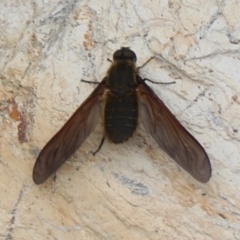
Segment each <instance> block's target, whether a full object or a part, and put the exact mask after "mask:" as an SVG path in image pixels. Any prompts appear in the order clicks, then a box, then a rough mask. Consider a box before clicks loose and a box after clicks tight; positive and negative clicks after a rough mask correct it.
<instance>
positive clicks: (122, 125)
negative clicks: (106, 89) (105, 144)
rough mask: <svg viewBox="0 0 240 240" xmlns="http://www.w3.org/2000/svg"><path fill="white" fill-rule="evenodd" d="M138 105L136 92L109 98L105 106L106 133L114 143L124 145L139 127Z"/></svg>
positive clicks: (110, 95) (109, 96)
mask: <svg viewBox="0 0 240 240" xmlns="http://www.w3.org/2000/svg"><path fill="white" fill-rule="evenodd" d="M137 119H138V103H137V95H136V93H135V92H133V93H131V94H129V95H124V96H121V97H119V96H114V95H112V94H111V93H109V95H108V96H107V101H106V106H105V121H104V122H105V123H104V124H105V131H106V135H107V136H108V138H109V140H110V141H112V142H113V143H122V142H124V141H126V140H127V139H128V138H130V137H131V136H132V135H133V133H134V131H135V130H136V127H137V121H138V120H137Z"/></svg>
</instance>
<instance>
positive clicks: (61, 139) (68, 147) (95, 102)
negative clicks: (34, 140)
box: [33, 80, 105, 184]
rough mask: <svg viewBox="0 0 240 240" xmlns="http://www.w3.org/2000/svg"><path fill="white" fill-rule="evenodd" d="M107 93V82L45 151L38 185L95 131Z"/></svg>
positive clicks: (38, 164) (37, 175) (36, 172)
mask: <svg viewBox="0 0 240 240" xmlns="http://www.w3.org/2000/svg"><path fill="white" fill-rule="evenodd" d="M104 92H105V81H104V80H103V81H102V82H101V83H100V84H99V85H98V86H97V88H96V89H95V90H94V91H93V92H92V93H91V95H90V96H89V97H88V98H87V99H86V100H85V101H84V102H83V103H82V105H81V106H80V107H79V108H78V109H77V111H76V112H75V113H74V114H73V115H72V116H71V118H70V119H69V120H68V121H67V122H66V124H65V125H64V126H63V127H62V128H61V129H60V131H59V132H58V133H57V134H56V135H55V136H54V137H53V138H52V139H51V140H50V141H49V142H48V143H47V144H46V146H45V147H44V148H43V149H42V151H41V152H40V154H39V156H38V158H37V160H36V162H35V165H34V168H33V181H34V183H36V184H41V183H43V182H44V181H45V180H46V179H47V178H48V177H49V176H50V175H51V174H52V173H53V172H55V171H56V170H57V169H58V168H59V167H60V166H61V165H62V164H63V163H64V162H65V161H66V160H67V159H68V158H69V157H70V156H71V155H72V154H73V153H74V152H75V151H76V150H77V149H78V148H79V147H80V146H81V144H82V143H83V142H84V140H85V139H86V138H87V137H88V136H89V135H90V133H91V132H92V131H93V130H94V129H95V127H96V125H97V123H98V121H99V118H100V117H101V109H102V104H103V94H104Z"/></svg>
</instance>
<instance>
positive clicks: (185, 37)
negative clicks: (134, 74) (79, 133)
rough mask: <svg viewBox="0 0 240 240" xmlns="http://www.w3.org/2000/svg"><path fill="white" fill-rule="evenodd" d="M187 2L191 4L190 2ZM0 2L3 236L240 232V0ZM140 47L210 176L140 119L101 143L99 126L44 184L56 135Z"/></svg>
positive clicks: (220, 235) (238, 235)
mask: <svg viewBox="0 0 240 240" xmlns="http://www.w3.org/2000/svg"><path fill="white" fill-rule="evenodd" d="M180 2H181V3H180ZM180 2H179V1H174V0H171V1H156V0H153V1H149V0H141V1H138V0H134V1H110V0H107V1H77V0H69V1H59V0H55V1H48V0H44V1H13V0H10V1H6V0H3V1H1V3H0V13H1V14H0V16H1V20H0V23H1V24H0V30H1V36H0V55H1V58H0V69H1V73H0V79H1V80H0V172H1V182H0V192H1V198H0V239H8V240H9V239H108V240H109V239H111V240H118V239H132V240H133V239H198V240H199V239H207V240H208V239H209V240H210V239H224V240H225V239H240V195H239V192H240V184H239V183H240V72H239V69H240V15H239V8H240V1H231V0H230V1H208V2H207V1H196V0H194V1H189V0H184V1H180ZM121 46H129V47H131V48H132V49H133V50H134V51H135V53H136V54H137V56H138V65H139V66H140V65H142V64H143V63H144V62H146V60H148V59H149V58H150V57H151V56H155V60H152V61H151V62H150V63H149V64H148V65H146V66H145V67H144V68H143V69H141V76H143V77H148V78H150V79H152V80H154V81H159V82H160V81H162V82H169V81H176V84H173V85H156V84H155V85H154V84H151V83H149V85H150V86H151V87H152V88H153V89H154V91H155V92H156V94H157V95H158V96H159V97H160V98H161V99H162V100H163V101H164V102H165V104H166V105H167V106H168V107H169V109H170V110H171V111H172V112H173V113H174V115H176V117H177V118H178V119H179V120H180V121H181V122H182V124H183V125H184V126H185V127H186V128H187V129H188V131H190V132H191V133H192V134H193V135H194V136H195V137H196V138H197V139H198V141H199V142H200V143H201V144H202V145H203V147H204V148H205V149H206V151H207V153H208V155H209V157H210V160H211V163H212V168H213V174H212V178H211V179H210V181H209V182H208V183H207V184H201V183H198V182H196V181H195V180H194V179H193V178H192V177H191V176H189V174H188V173H186V172H185V171H183V170H182V169H180V168H179V167H178V166H177V164H176V163H175V162H174V161H173V160H171V159H170V158H169V157H168V156H167V155H166V154H165V153H164V152H163V151H162V150H160V149H159V148H158V146H157V144H156V143H155V142H154V141H153V140H152V138H151V137H149V136H148V135H147V133H146V132H145V131H144V129H143V127H142V125H141V124H140V125H139V128H138V130H137V132H136V134H135V135H134V137H133V138H131V139H130V140H129V141H128V142H126V143H124V144H120V145H114V144H112V143H110V142H105V143H104V145H103V147H102V149H101V151H100V152H99V153H98V154H97V155H96V156H93V155H92V154H91V151H92V150H95V149H96V148H97V147H98V145H99V143H100V141H101V138H102V136H103V130H102V127H101V124H99V126H98V127H97V129H96V130H95V131H94V133H93V134H92V135H91V136H90V137H89V138H88V139H87V141H86V142H85V143H84V144H83V145H82V147H81V148H80V149H79V150H78V151H77V152H76V153H75V154H74V156H73V157H72V158H70V159H69V161H68V162H67V163H66V164H64V165H63V166H62V167H61V169H60V170H59V171H58V172H57V174H56V180H55V181H54V178H53V177H51V178H50V179H48V180H47V181H46V182H45V183H44V184H42V185H39V186H37V185H35V184H34V183H33V181H32V168H33V165H34V162H35V159H36V157H37V156H38V154H39V152H40V150H41V148H42V147H43V146H44V145H45V144H46V142H47V141H48V140H49V139H50V138H51V137H52V136H53V135H54V133H56V131H57V130H58V129H59V128H60V127H61V126H62V125H63V124H64V123H65V122H66V120H67V119H68V118H69V117H70V116H71V114H72V113H73V112H74V111H75V110H76V109H77V107H78V106H79V105H80V104H81V103H82V102H83V101H84V99H85V98H86V97H87V96H88V95H89V94H90V93H91V91H92V90H93V89H94V86H93V85H91V84H86V83H83V82H81V81H80V80H81V79H86V80H93V81H95V80H97V81H100V80H101V79H102V78H103V77H104V76H105V74H106V71H107V69H108V67H109V66H110V63H109V62H108V61H107V58H112V54H113V52H114V51H115V50H117V49H119V48H120V47H121Z"/></svg>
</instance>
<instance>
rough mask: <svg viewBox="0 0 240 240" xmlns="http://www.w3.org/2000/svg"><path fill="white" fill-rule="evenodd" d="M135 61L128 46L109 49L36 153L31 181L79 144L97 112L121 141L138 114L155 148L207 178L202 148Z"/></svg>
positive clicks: (54, 166) (197, 176)
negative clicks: (98, 71) (98, 76)
mask: <svg viewBox="0 0 240 240" xmlns="http://www.w3.org/2000/svg"><path fill="white" fill-rule="evenodd" d="M136 60H137V57H136V55H135V53H134V52H133V51H131V50H130V49H129V48H124V47H123V48H121V49H119V50H117V51H116V52H115V53H114V54H113V63H112V65H111V67H110V68H109V70H108V72H107V76H106V77H105V78H104V79H103V80H102V81H101V82H100V83H99V84H98V86H97V87H96V88H95V90H94V91H93V92H92V93H91V94H90V95H89V97H88V98H87V99H86V100H85V101H84V102H83V103H82V105H81V106H80V107H79V108H78V109H77V110H76V112H75V113H74V114H73V115H72V116H71V117H70V119H69V120H68V121H67V122H66V123H65V125H64V126H63V127H62V128H61V129H60V130H59V132H57V133H56V135H55V136H53V138H52V139H51V140H50V141H49V142H48V143H47V144H46V145H45V147H44V148H43V149H42V151H41V152H40V154H39V156H38V158H37V160H36V162H35V165H34V168H33V181H34V182H35V183H36V184H41V183H43V182H44V181H45V180H46V179H47V178H48V177H49V176H50V175H51V174H52V173H53V172H55V171H56V170H57V169H58V168H59V167H60V166H61V165H62V164H63V163H64V162H65V161H66V160H67V159H68V158H69V157H70V156H71V155H72V154H73V153H74V152H75V151H76V150H77V149H78V148H79V147H80V146H81V144H82V143H83V142H84V141H85V140H86V138H87V137H88V136H89V135H90V134H91V133H92V132H93V130H94V129H95V127H96V125H97V123H98V122H99V119H100V118H101V116H102V115H104V128H105V134H106V135H107V137H108V139H109V140H110V141H112V142H114V143H122V142H124V141H126V140H127V139H128V138H130V137H131V136H132V135H133V133H134V131H135V130H136V127H137V122H138V119H139V120H140V121H141V122H142V124H143V126H144V128H145V129H146V131H147V132H148V133H149V134H150V135H151V136H152V137H153V139H154V140H155V141H156V142H157V143H158V145H159V147H160V148H162V149H163V150H164V151H165V152H166V153H167V154H168V155H169V156H170V157H171V158H172V159H173V160H175V161H176V163H178V164H179V165H180V166H181V167H182V168H183V169H184V170H186V171H187V172H188V173H190V174H191V175H192V177H194V178H195V179H196V180H198V181H200V182H207V181H208V180H209V179H210V177H211V164H210V161H209V159H208V156H207V153H206V152H205V150H204V149H203V147H202V146H201V145H200V144H199V143H198V141H197V140H196V139H195V138H194V137H193V136H192V135H191V134H190V133H189V132H188V131H187V130H186V129H185V128H184V127H183V126H182V124H181V123H180V122H179V121H178V120H177V119H176V117H175V116H174V115H173V114H172V113H171V112H170V110H169V109H168V108H167V107H166V106H165V104H164V103H163V102H162V101H161V100H160V99H159V98H158V97H157V95H156V94H155V93H154V92H153V90H152V89H151V88H150V87H149V86H148V85H147V84H146V83H145V81H144V79H142V78H141V77H140V76H139V74H138V69H137V68H136V65H135V62H136ZM102 109H104V113H103V112H102Z"/></svg>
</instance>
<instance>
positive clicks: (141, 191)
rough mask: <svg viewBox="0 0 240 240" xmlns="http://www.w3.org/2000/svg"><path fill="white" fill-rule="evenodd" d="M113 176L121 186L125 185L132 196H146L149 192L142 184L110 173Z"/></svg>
mask: <svg viewBox="0 0 240 240" xmlns="http://www.w3.org/2000/svg"><path fill="white" fill-rule="evenodd" d="M112 174H113V176H114V177H115V178H116V179H118V180H119V181H120V182H121V183H122V184H123V185H126V186H127V187H128V189H130V190H131V193H132V194H134V195H143V196H145V195H148V194H149V190H148V187H147V186H145V185H144V184H143V183H141V182H139V181H138V180H135V179H129V178H127V177H126V176H122V175H120V174H118V173H112Z"/></svg>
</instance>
